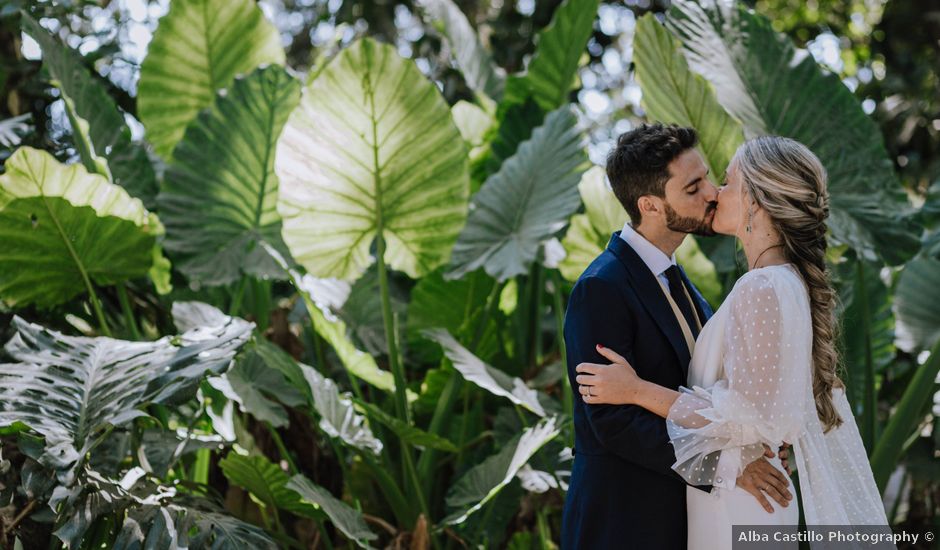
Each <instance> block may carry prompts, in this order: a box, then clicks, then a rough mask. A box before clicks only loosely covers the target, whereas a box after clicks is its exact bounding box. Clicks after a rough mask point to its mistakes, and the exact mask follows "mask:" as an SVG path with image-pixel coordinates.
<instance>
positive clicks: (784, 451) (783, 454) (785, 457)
mask: <svg viewBox="0 0 940 550" xmlns="http://www.w3.org/2000/svg"><path fill="white" fill-rule="evenodd" d="M792 448H793V445H790V444H789V443H787V442H786V441H784V442H783V445H781V446H780V448H779V449H777V456H779V457H780V464H781V465H782V466H783V469H784V470H786V471H787V474H789V475H791V476H792V475H793V470H791V469H790V449H792Z"/></svg>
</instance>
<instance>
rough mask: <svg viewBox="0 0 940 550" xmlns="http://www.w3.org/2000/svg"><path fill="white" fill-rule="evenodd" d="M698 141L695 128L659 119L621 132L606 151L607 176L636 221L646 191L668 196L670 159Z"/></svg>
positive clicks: (636, 222) (615, 192)
mask: <svg viewBox="0 0 940 550" xmlns="http://www.w3.org/2000/svg"><path fill="white" fill-rule="evenodd" d="M697 143H698V134H696V132H695V130H694V129H693V128H684V127H681V126H676V125H668V126H667V125H664V124H660V123H656V124H642V125H640V126H639V127H637V128H634V129H633V130H630V131H629V132H625V133H623V134H620V137H618V138H617V146H616V147H614V149H613V150H612V151H611V152H610V153H609V154H608V155H607V178H608V179H609V180H610V186H611V188H612V189H613V191H614V195H616V196H617V200H619V201H620V204H622V205H623V208H624V209H625V210H626V211H627V214H629V215H630V220H631V221H632V222H633V224H634V225H637V224H639V223H640V218H641V216H640V209H639V207H638V206H637V204H636V202H637V200H638V199H639V198H640V197H642V196H644V195H654V196H657V197H662V198H665V196H666V182H667V181H669V163H670V162H672V161H673V160H675V159H676V157H678V156H679V155H681V154H682V153H684V152H685V151H687V150H689V149H691V148H693V147H695V145H696V144H697Z"/></svg>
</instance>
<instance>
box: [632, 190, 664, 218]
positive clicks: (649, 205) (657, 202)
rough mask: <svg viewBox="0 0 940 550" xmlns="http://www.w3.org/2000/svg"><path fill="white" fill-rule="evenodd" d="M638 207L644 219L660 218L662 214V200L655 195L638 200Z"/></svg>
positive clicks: (644, 196)
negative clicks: (648, 217) (650, 217)
mask: <svg viewBox="0 0 940 550" xmlns="http://www.w3.org/2000/svg"><path fill="white" fill-rule="evenodd" d="M636 206H637V208H638V209H639V210H640V215H641V216H642V217H644V218H645V217H647V216H650V215H651V216H658V215H659V214H661V213H662V199H660V198H659V197H655V196H653V195H643V196H642V197H640V198H638V199H637V200H636Z"/></svg>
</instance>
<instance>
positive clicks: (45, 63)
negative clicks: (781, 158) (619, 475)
mask: <svg viewBox="0 0 940 550" xmlns="http://www.w3.org/2000/svg"><path fill="white" fill-rule="evenodd" d="M79 4H83V3H81V2H80V3H79ZM551 4H552V5H551V6H550V9H549V11H548V13H549V14H550V17H547V18H546V20H545V21H544V22H543V23H542V24H541V25H539V30H538V32H537V34H536V38H535V40H534V43H533V44H529V43H526V42H525V41H524V40H523V44H521V45H520V44H516V45H514V46H513V47H512V48H510V47H508V46H507V47H506V48H503V47H501V44H500V43H499V40H495V39H494V40H490V38H491V37H487V36H484V35H481V33H480V32H479V30H478V27H479V25H478V24H477V23H478V20H477V18H476V17H475V16H473V14H475V13H478V11H477V10H474V9H467V8H466V7H464V9H461V6H458V5H456V4H454V3H453V2H452V1H451V0H420V1H418V2H415V3H414V5H412V4H408V6H409V7H410V8H411V9H413V10H415V12H417V13H419V14H420V15H421V16H422V17H423V18H424V21H425V22H426V25H427V28H428V29H429V31H428V36H433V37H434V40H436V41H438V46H439V47H440V51H443V52H446V54H447V69H446V71H445V72H446V74H442V75H441V76H442V79H440V80H438V79H432V78H428V77H427V76H426V71H424V72H423V71H422V69H421V67H419V66H418V64H417V63H416V62H415V61H414V60H413V59H410V58H408V57H406V56H403V55H402V53H401V49H400V48H396V47H394V46H392V45H391V44H390V43H389V41H390V40H393V39H394V36H393V35H394V33H395V25H394V24H392V26H391V27H389V26H388V25H382V24H379V22H381V21H382V20H383V18H382V17H381V16H377V15H376V14H374V13H373V14H372V16H375V17H376V20H377V23H376V24H375V25H373V28H372V31H373V32H372V33H371V36H364V35H363V34H364V33H353V34H352V35H351V36H349V37H347V38H346V39H343V40H340V41H338V43H337V44H336V47H335V48H333V49H332V50H330V51H329V52H324V53H323V54H322V55H321V56H319V57H317V58H316V60H315V61H314V62H312V63H307V62H306V61H298V60H300V59H304V60H306V59H308V56H307V54H306V53H304V54H302V50H298V48H299V46H298V45H297V44H298V41H297V40H296V39H295V40H294V41H292V42H291V45H290V46H289V47H288V48H287V49H286V50H285V48H284V47H283V46H282V42H281V41H280V40H279V35H278V32H277V30H276V29H275V27H274V26H273V25H272V23H271V22H270V21H269V20H268V19H267V18H266V17H265V15H264V13H263V12H262V10H261V8H259V6H258V5H257V4H256V3H255V2H253V1H251V0H173V1H172V3H171V4H170V9H169V12H168V13H167V14H166V15H164V16H163V17H162V18H160V20H159V24H158V26H157V27H156V31H155V33H154V36H153V40H152V41H151V42H150V45H149V49H148V52H147V56H146V58H145V59H144V61H143V63H142V65H141V67H140V79H139V84H138V85H137V87H136V92H135V94H133V95H130V94H124V93H122V92H120V91H118V90H115V89H114V86H113V84H110V83H108V81H105V80H104V79H102V78H101V76H100V74H99V73H98V72H97V70H96V69H95V68H94V63H93V61H94V59H90V58H89V56H83V55H82V54H81V53H80V52H79V51H77V50H76V49H74V48H73V47H70V46H69V44H68V43H67V42H65V41H63V35H64V34H65V33H63V32H53V31H51V30H50V28H52V27H54V26H55V25H54V24H51V23H50V22H53V21H56V17H58V16H61V14H60V13H56V11H55V10H57V9H64V8H60V7H56V6H50V5H46V4H45V3H42V2H40V3H31V2H14V3H13V4H10V5H11V6H13V7H12V8H7V7H4V8H3V9H2V11H0V22H2V23H3V27H2V33H7V34H6V35H3V34H0V45H3V46H4V47H6V45H7V44H8V43H11V42H10V41H5V37H9V36H11V34H10V33H13V34H12V36H19V34H18V33H20V32H22V33H24V35H26V36H29V37H31V39H32V40H34V41H35V42H36V44H38V47H39V48H40V50H41V54H42V59H41V61H32V62H31V61H28V60H23V59H22V58H21V56H20V55H19V53H18V52H17V51H14V52H13V55H11V56H10V58H11V59H15V60H16V62H15V63H12V62H11V63H6V62H5V64H4V66H3V71H4V72H3V73H2V77H3V78H2V82H0V89H3V90H5V92H4V93H5V94H6V95H5V98H6V99H7V101H6V105H5V106H4V107H3V109H5V111H4V113H8V114H10V115H11V116H10V118H7V119H6V120H2V121H0V145H2V146H3V148H4V149H3V153H2V156H0V158H3V159H4V165H3V173H2V175H0V241H2V242H3V246H2V247H0V312H2V314H3V317H2V318H3V321H4V322H3V326H2V327H0V332H3V334H4V336H5V338H4V339H5V340H8V341H7V344H6V346H5V348H4V351H3V357H2V358H0V360H2V364H0V382H2V383H0V434H2V440H0V441H2V447H0V452H2V464H0V496H2V503H0V504H2V505H4V506H6V508H5V509H4V510H3V513H2V515H0V519H2V526H3V533H2V536H3V538H4V542H12V541H13V540H14V539H16V540H19V541H20V543H21V544H24V545H25V547H28V548H31V547H36V548H39V547H43V548H45V547H48V546H50V545H56V544H62V545H65V546H67V547H69V548H99V547H117V548H125V547H127V548H138V547H141V546H144V545H147V546H148V547H155V548H177V547H193V548H200V547H205V546H208V547H219V548H229V547H231V548H244V547H252V548H264V547H294V548H299V547H311V546H323V547H326V548H331V547H332V546H333V545H334V544H341V543H348V544H349V545H358V546H362V547H373V546H381V547H385V546H393V547H404V546H410V547H412V548H428V547H430V546H433V547H435V548H440V547H445V546H447V547H457V546H463V545H472V546H481V545H482V546H485V547H491V546H505V547H512V548H519V549H521V548H533V547H541V548H546V547H552V546H553V545H554V543H553V542H552V541H554V540H557V539H558V530H559V524H560V510H561V503H562V500H563V498H564V491H565V490H566V488H567V485H566V481H567V475H568V470H569V469H570V464H571V458H572V456H571V449H570V442H571V441H572V433H571V430H572V427H571V423H570V411H571V399H572V395H571V391H570V389H569V388H568V387H567V378H566V377H565V376H564V375H563V374H564V372H565V365H564V356H565V354H564V342H563V340H562V339H561V338H560V337H559V336H560V334H561V332H562V331H561V329H562V320H563V315H564V307H565V300H566V296H567V293H568V291H569V290H570V288H571V285H572V283H573V282H574V281H575V280H576V279H577V277H578V275H579V274H580V273H581V271H582V270H583V269H584V267H585V266H586V265H587V263H588V262H589V261H590V260H591V259H592V258H593V257H594V256H596V255H597V254H598V253H599V252H600V251H601V250H602V248H603V247H604V246H605V245H606V243H607V240H608V239H609V238H610V234H611V232H612V231H614V230H616V229H619V228H620V227H621V226H622V225H623V223H624V222H625V221H626V217H625V216H626V215H625V213H624V211H623V209H622V208H621V207H620V205H619V204H617V202H616V199H615V198H614V197H613V195H612V193H611V192H610V190H609V189H608V188H607V186H606V185H605V182H604V174H603V169H602V168H601V167H599V166H594V165H592V163H591V161H590V158H591V157H590V155H589V154H588V149H587V143H588V140H587V139H586V136H585V127H584V120H583V117H581V116H580V114H581V111H580V110H579V109H578V106H577V105H576V103H577V101H576V99H577V97H578V95H577V94H576V93H575V92H576V90H577V89H578V88H579V87H581V85H582V82H581V81H580V79H579V75H580V74H581V73H580V72H579V71H580V69H581V68H582V67H583V66H584V63H585V60H586V59H588V60H589V59H590V58H592V57H596V52H592V53H590V54H588V53H586V52H588V51H590V50H591V49H592V44H597V29H596V28H595V25H594V23H595V15H596V14H597V13H598V9H599V6H600V3H599V2H598V0H565V1H564V2H561V3H560V4H557V7H556V4H555V3H551ZM342 5H343V6H348V3H344V4H342ZM361 6H365V7H369V6H372V4H369V3H364V4H361ZM361 6H360V7H361ZM889 6H890V4H889ZM373 7H374V6H373ZM18 8H23V9H22V10H20V9H18ZM889 9H891V8H889ZM367 11H368V10H367ZM659 11H662V10H659ZM886 11H888V10H886ZM539 13H543V12H539V11H537V12H536V14H539ZM468 14H470V17H468ZM360 15H361V14H360ZM501 24H504V25H505V24H506V21H505V20H502V22H501ZM778 26H779V25H778ZM11 29H15V30H11ZM780 30H781V29H775V28H774V26H773V25H772V24H771V22H770V21H769V20H768V19H767V18H766V17H764V16H763V15H760V14H759V13H755V12H753V11H750V10H749V9H747V7H745V6H737V5H726V4H719V5H717V6H712V7H708V8H703V7H701V6H699V5H698V4H697V3H695V2H691V1H688V0H679V1H676V2H673V5H672V6H671V8H670V9H669V10H668V11H666V12H665V13H661V14H660V16H659V17H657V16H655V15H654V14H653V13H647V14H646V15H643V16H642V17H639V18H638V19H637V22H636V28H635V32H634V38H633V43H632V49H633V58H632V62H633V64H634V66H633V74H634V77H635V79H636V81H637V82H638V83H639V85H640V87H641V88H642V92H643V94H642V101H641V105H640V110H641V112H642V113H643V114H644V116H645V117H647V118H648V119H650V120H661V121H666V122H675V123H680V124H685V125H692V126H694V127H696V128H697V129H698V130H699V131H700V135H701V141H702V143H701V150H702V153H703V155H704V156H705V158H706V161H707V162H708V164H709V167H710V168H711V172H712V173H713V174H716V175H720V174H722V173H723V172H724V171H725V168H726V166H727V164H728V161H729V159H730V157H731V155H732V154H733V152H734V149H735V148H736V147H737V145H739V144H740V143H741V142H742V141H743V140H744V139H745V138H746V137H749V136H753V135H760V134H766V133H774V134H781V135H786V136H790V137H794V138H796V139H799V140H800V141H803V142H804V143H806V144H807V145H809V146H810V147H811V148H812V149H813V150H814V151H815V152H816V153H817V154H818V155H819V156H820V158H821V159H822V160H823V162H824V164H825V165H826V168H827V170H828V172H829V176H830V190H831V194H832V218H831V223H830V229H831V236H832V239H831V242H832V243H833V244H832V246H831V249H830V251H829V260H830V262H831V265H832V269H833V273H834V275H835V277H836V282H837V284H838V287H839V291H840V297H841V300H840V317H841V319H842V322H843V323H842V324H843V330H842V332H841V334H842V336H841V338H842V341H841V348H842V350H843V358H844V364H845V368H844V373H843V378H844V379H845V380H846V382H847V383H848V386H849V390H850V401H851V402H852V404H853V407H854V410H855V413H856V415H857V420H858V423H859V426H860V429H861V432H862V435H863V438H864V440H865V444H866V447H867V448H868V449H869V452H870V455H871V460H872V465H873V469H874V471H875V475H876V478H877V481H878V483H879V486H880V487H881V488H882V489H883V490H884V491H885V500H886V505H887V506H888V507H889V518H891V519H892V521H895V522H898V523H902V522H906V523H907V524H911V525H914V526H917V527H922V526H925V525H928V524H930V523H931V522H933V523H936V522H937V521H938V512H937V499H936V495H937V492H938V487H940V484H938V480H937V477H936V471H937V470H936V458H935V457H936V453H937V449H938V448H940V444H938V442H940V430H937V429H936V422H935V420H936V416H935V414H934V412H933V411H932V410H931V405H932V396H933V395H934V394H935V392H936V390H937V388H936V383H935V380H936V378H937V374H938V370H940V353H938V352H937V347H938V345H940V344H938V340H940V314H938V313H937V310H936V307H935V306H934V305H935V304H936V303H938V302H940V254H938V250H940V247H938V245H937V243H938V242H940V241H938V232H937V231H936V230H935V227H936V224H937V223H938V222H940V217H938V213H940V202H938V201H940V198H938V196H937V195H938V193H940V187H938V185H937V184H934V185H932V186H929V185H927V186H925V185H922V184H921V183H917V184H913V185H912V184H911V182H910V181H909V178H908V177H907V173H905V172H904V171H903V170H899V169H901V168H903V167H902V166H898V165H897V164H895V162H893V161H892V159H896V155H895V151H894V149H893V148H895V147H904V145H903V144H901V143H899V142H897V141H892V140H889V143H888V146H889V147H890V148H892V149H891V150H892V153H891V154H889V149H888V148H886V143H885V139H884V138H883V137H882V133H881V131H880V128H879V126H878V121H877V120H876V118H873V117H871V116H869V115H867V114H866V113H865V111H864V110H863V108H862V105H861V104H860V101H859V99H858V97H857V96H856V95H854V94H853V92H852V91H850V89H849V88H848V87H846V86H845V84H844V83H843V82H842V81H841V80H840V78H839V77H838V76H836V75H834V74H832V73H830V72H829V71H827V70H825V69H824V68H822V67H820V66H819V65H818V64H817V62H816V61H815V59H814V58H813V57H811V56H809V55H807V54H806V52H805V51H804V50H800V49H798V48H796V47H795V46H794V43H793V42H792V40H791V38H789V37H788V36H787V35H786V34H782V33H781V32H780ZM783 30H789V29H783ZM497 36H501V35H500V34H499V33H497ZM798 39H799V37H798ZM507 40H508V39H507ZM12 43H13V44H14V45H15V47H16V48H19V39H18V38H17V39H16V40H13V41H12ZM513 48H518V49H521V50H527V49H531V50H532V55H531V57H530V58H528V61H527V62H526V63H524V64H523V63H519V62H518V59H521V56H519V57H518V58H516V57H512V55H513V54H512V52H513V51H515V50H514V49H513ZM307 53H309V52H307ZM507 56H509V57H507ZM416 57H417V56H416ZM588 62H590V61H588ZM36 69H39V70H41V72H36ZM31 71H32V72H31ZM301 72H303V74H301ZM11 79H12V80H11ZM452 79H456V82H457V84H456V85H447V84H446V83H447V82H453V80H452ZM6 90H12V92H7V91H6ZM455 90H456V91H455ZM28 98H29V99H28ZM56 99H59V100H61V104H62V106H63V107H62V108H63V109H64V113H65V117H66V119H67V121H68V124H67V128H66V129H65V130H62V131H61V133H59V134H56V133H55V132H51V133H50V132H46V127H45V126H44V123H45V120H44V119H43V118H42V117H46V116H48V113H47V112H46V109H47V106H48V104H49V103H50V102H52V101H53V100H56ZM573 100H574V103H575V104H573ZM21 102H23V103H28V104H29V105H31V106H32V107H31V109H24V108H22V105H21ZM36 106H39V107H36ZM33 108H34V109H35V110H37V111H38V112H39V113H40V114H37V115H36V116H35V118H34V119H33V120H32V121H31V125H32V128H29V127H25V125H26V124H27V123H26V122H24V121H25V119H24V118H15V117H19V116H20V115H21V113H22V112H31V110H32V109H33ZM878 116H879V117H880V116H882V115H880V114H879V115H878ZM911 116H914V115H911ZM138 121H139V122H138ZM137 124H142V127H143V131H144V137H143V139H134V137H133V131H132V130H133V129H134V128H135V127H136V125H137ZM887 127H888V128H890V127H891V125H890V124H888V126H887ZM927 149H929V147H928V148H927ZM925 156H927V157H929V154H927V155H925ZM924 166H925V165H924V164H923V163H920V164H918V170H919V172H918V174H919V176H918V177H920V178H923V177H925V176H923V174H929V173H930V172H929V170H927V168H924ZM911 196H913V197H914V200H912V199H911ZM915 205H916V206H915ZM679 256H680V259H681V261H682V263H683V264H684V265H685V266H686V268H687V270H688V271H689V272H690V275H691V276H692V278H693V280H694V281H695V282H696V284H697V285H699V286H700V288H701V289H702V290H703V292H704V293H705V294H706V296H707V297H708V299H709V300H710V301H711V302H712V303H713V305H716V306H717V305H719V304H720V302H721V300H722V298H723V297H724V296H725V295H726V294H727V292H728V291H729V290H730V288H731V285H732V284H733V282H734V280H735V279H736V278H737V277H738V276H739V275H740V274H741V272H742V269H743V267H744V263H743V262H742V261H741V258H740V252H739V251H738V250H737V249H736V247H735V244H734V242H733V241H731V240H730V239H727V238H713V239H692V238H691V237H690V238H689V239H687V241H686V243H685V244H684V245H683V246H682V248H681V249H680V252H679ZM599 314H602V312H599ZM797 475H799V473H797ZM892 476H893V478H892ZM891 479H893V481H891V482H889V480H891ZM902 509H903V510H904V512H903V513H902V512H901V510H902Z"/></svg>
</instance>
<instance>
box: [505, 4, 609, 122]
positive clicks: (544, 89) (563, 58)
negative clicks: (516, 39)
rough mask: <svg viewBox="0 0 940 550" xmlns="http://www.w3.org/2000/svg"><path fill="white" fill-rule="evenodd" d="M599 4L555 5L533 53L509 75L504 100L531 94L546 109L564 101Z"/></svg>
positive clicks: (566, 99) (551, 108)
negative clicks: (519, 69) (517, 72)
mask: <svg viewBox="0 0 940 550" xmlns="http://www.w3.org/2000/svg"><path fill="white" fill-rule="evenodd" d="M599 3H600V2H599V0H565V1H564V2H562V4H561V5H560V6H558V8H557V9H556V10H555V14H554V15H553V16H552V21H551V23H549V24H548V26H547V27H545V28H544V29H542V31H541V32H540V33H539V36H538V40H537V41H536V49H535V55H534V56H533V57H532V61H531V62H530V63H529V65H528V67H527V68H526V72H525V74H523V75H522V76H521V77H519V76H512V77H510V78H509V81H508V82H507V83H506V100H507V101H508V102H521V101H523V100H525V98H526V97H527V96H531V97H533V98H535V100H536V102H538V104H539V106H541V107H542V108H543V109H545V110H546V111H551V110H553V109H556V108H558V107H560V106H561V105H563V104H565V103H567V102H568V92H570V91H571V85H572V84H573V83H574V80H575V76H576V75H577V72H578V66H579V65H580V63H581V56H582V55H584V54H585V51H584V47H585V46H586V45H587V42H588V38H590V37H591V32H592V31H593V26H594V19H595V18H596V17H597V7H598V5H599Z"/></svg>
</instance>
